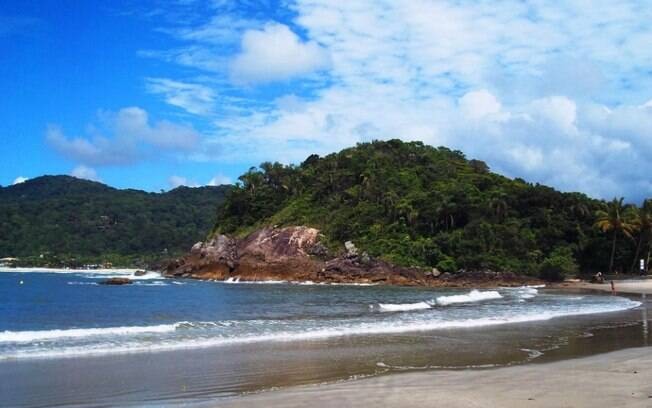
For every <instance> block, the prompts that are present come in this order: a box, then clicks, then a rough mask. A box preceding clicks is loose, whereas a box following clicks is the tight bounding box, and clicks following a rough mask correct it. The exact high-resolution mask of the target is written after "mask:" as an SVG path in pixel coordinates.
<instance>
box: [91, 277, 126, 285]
mask: <svg viewBox="0 0 652 408" xmlns="http://www.w3.org/2000/svg"><path fill="white" fill-rule="evenodd" d="M132 283H133V282H132V281H131V279H129V278H109V279H105V280H103V281H100V282H99V284H100V285H131V284H132Z"/></svg>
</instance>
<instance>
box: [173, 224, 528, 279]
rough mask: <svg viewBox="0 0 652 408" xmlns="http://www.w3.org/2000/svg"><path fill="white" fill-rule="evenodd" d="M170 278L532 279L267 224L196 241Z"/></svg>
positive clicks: (314, 231)
mask: <svg viewBox="0 0 652 408" xmlns="http://www.w3.org/2000/svg"><path fill="white" fill-rule="evenodd" d="M164 273H165V275H166V276H170V277H177V278H178V277H182V278H183V277H185V278H195V279H215V280H226V279H229V278H231V279H234V280H235V279H237V280H239V281H266V280H276V281H278V280H284V281H314V282H326V283H368V284H388V285H421V286H515V285H523V284H531V283H536V282H535V281H533V280H532V279H530V278H523V277H519V276H517V275H514V274H510V273H499V272H492V271H473V272H470V271H459V272H458V273H456V274H450V273H441V272H439V271H438V270H437V269H435V268H433V269H423V268H406V267H400V266H396V265H392V264H390V263H388V262H385V261H382V260H379V259H375V258H373V257H371V256H369V255H368V254H367V253H366V252H363V251H360V250H359V249H358V248H357V247H356V246H355V244H354V243H353V242H351V241H347V242H346V243H345V246H344V251H343V252H342V253H341V254H340V255H339V256H332V255H330V253H329V251H328V249H327V248H326V247H325V246H324V245H323V244H322V243H321V242H320V233H319V230H317V229H315V228H310V227H305V226H295V227H284V228H276V227H271V228H263V229H260V230H257V231H255V232H253V233H252V234H250V235H248V236H247V237H245V238H244V239H240V240H237V239H234V238H231V237H228V236H225V235H217V236H215V237H214V238H212V239H211V240H209V241H207V242H198V243H196V244H195V245H193V247H192V249H191V250H190V253H189V254H188V255H187V256H185V257H183V258H180V259H177V260H175V261H173V262H171V263H170V264H169V265H168V266H167V268H166V271H165V272H164Z"/></svg>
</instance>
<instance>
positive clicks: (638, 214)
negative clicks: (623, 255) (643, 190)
mask: <svg viewBox="0 0 652 408" xmlns="http://www.w3.org/2000/svg"><path fill="white" fill-rule="evenodd" d="M632 214H633V216H634V219H633V221H634V224H635V225H636V229H637V230H638V231H639V234H638V243H637V244H636V254H635V255H634V260H633V261H632V266H631V268H630V272H631V273H633V272H634V268H636V263H637V261H638V257H639V255H640V254H641V248H642V246H643V242H644V241H646V240H648V251H647V252H648V255H647V260H646V262H645V267H647V265H648V262H649V257H650V243H649V235H650V232H651V231H652V199H647V200H645V201H643V205H642V206H641V207H640V208H636V207H634V209H633V211H632Z"/></svg>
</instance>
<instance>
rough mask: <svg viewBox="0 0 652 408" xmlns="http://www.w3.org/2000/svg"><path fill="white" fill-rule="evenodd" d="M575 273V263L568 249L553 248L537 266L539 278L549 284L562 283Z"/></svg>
mask: <svg viewBox="0 0 652 408" xmlns="http://www.w3.org/2000/svg"><path fill="white" fill-rule="evenodd" d="M575 273H577V263H576V262H575V258H574V257H573V253H572V251H571V250H570V249H569V248H565V247H558V248H555V249H554V250H553V251H552V252H551V253H550V255H548V257H547V258H545V259H544V260H543V262H541V264H540V265H539V277H540V278H541V279H543V280H546V281H550V282H560V281H563V280H564V279H565V278H566V276H568V275H573V274H575Z"/></svg>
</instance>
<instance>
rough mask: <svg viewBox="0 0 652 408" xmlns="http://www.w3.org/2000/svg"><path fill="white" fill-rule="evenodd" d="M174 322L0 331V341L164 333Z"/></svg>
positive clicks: (22, 341) (18, 341) (173, 326)
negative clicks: (151, 324)
mask: <svg viewBox="0 0 652 408" xmlns="http://www.w3.org/2000/svg"><path fill="white" fill-rule="evenodd" d="M176 328H177V326H176V324H160V325H156V326H120V327H102V328H87V329H54V330H28V331H3V332H0V343H8V342H11V343H25V342H33V341H43V340H55V339H62V338H84V337H96V336H107V335H110V336H129V335H134V334H143V333H166V332H172V331H174V330H176Z"/></svg>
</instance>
